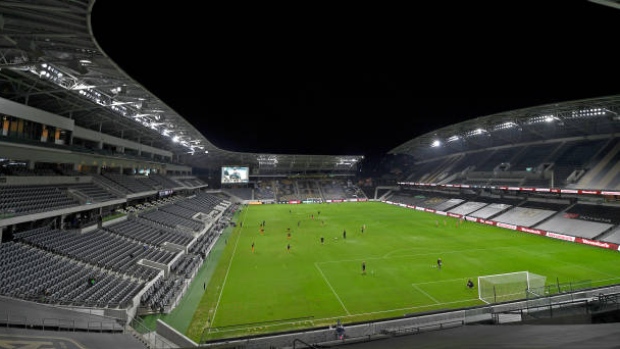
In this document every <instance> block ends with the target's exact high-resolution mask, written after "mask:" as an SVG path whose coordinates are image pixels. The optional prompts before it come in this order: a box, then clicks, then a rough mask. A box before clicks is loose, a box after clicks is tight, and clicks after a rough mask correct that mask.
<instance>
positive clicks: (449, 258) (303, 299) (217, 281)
mask: <svg viewBox="0 0 620 349" xmlns="http://www.w3.org/2000/svg"><path fill="white" fill-rule="evenodd" d="M236 217H237V219H238V222H237V223H238V224H237V227H236V228H235V229H234V231H233V232H232V234H231V235H230V236H229V237H228V239H227V243H226V247H225V249H224V251H223V252H222V255H221V257H220V260H219V262H218V264H217V267H216V269H215V271H214V273H213V275H212V277H211V280H210V282H209V285H208V287H207V289H208V292H205V294H204V295H203V296H202V299H201V300H200V304H199V306H198V307H197V309H196V311H195V313H194V314H193V319H192V320H191V323H190V325H189V326H188V328H187V332H186V335H187V336H188V337H189V338H191V339H192V340H194V341H196V342H202V341H209V340H215V339H221V338H232V337H238V336H244V335H250V334H261V333H268V332H277V331H285V330H291V329H301V328H311V327H314V326H326V325H333V324H335V323H336V321H337V320H340V321H342V322H343V323H352V322H359V321H371V320H377V319H382V318H389V317H399V316H403V315H404V314H412V313H416V312H426V311H433V310H441V309H453V308H462V307H469V306H476V305H482V304H484V303H483V302H482V301H480V300H479V299H478V290H477V285H476V287H475V288H474V289H468V288H467V287H466V282H467V280H468V279H470V278H471V279H472V280H474V281H477V278H478V276H481V275H490V274H502V273H510V272H516V271H529V272H532V273H535V274H538V275H543V276H545V277H546V278H547V279H546V282H547V284H548V285H554V284H556V283H561V284H567V283H573V282H574V283H578V282H583V281H586V280H588V282H589V283H590V284H591V285H592V286H593V287H594V286H603V285H609V284H616V283H620V263H619V261H620V256H619V255H618V252H617V251H611V250H605V249H601V248H597V247H591V246H585V245H580V244H575V243H570V242H565V241H560V240H555V239H550V238H546V237H540V236H536V235H531V234H527V233H522V232H516V231H511V230H507V229H502V228H497V227H493V226H489V225H484V224H477V223H472V222H464V223H459V220H458V219H455V218H450V217H443V216H440V215H436V214H432V213H426V212H420V211H416V210H413V209H408V208H403V207H399V206H393V205H389V204H385V203H381V202H359V203H329V204H328V203H323V204H300V205H280V204H274V205H251V206H246V207H245V208H244V209H243V210H242V211H240V212H239V213H238V215H237V216H236ZM263 221H264V222H265V225H264V227H263V228H264V231H263V232H261V224H262V223H263ZM239 223H242V224H239ZM364 226H365V229H364V231H363V232H362V228H363V227H364ZM345 230H346V238H345V237H344V236H343V233H344V231H345ZM289 231H290V237H289V236H288V233H289ZM321 237H323V240H324V242H323V243H321ZM253 244H254V250H252V245H253ZM289 245H290V249H288V246H289ZM438 258H441V259H442V261H443V265H442V268H441V269H439V268H437V259H438ZM363 262H365V264H366V272H365V273H363V272H362V263H363ZM200 287H201V288H202V283H201V285H200Z"/></svg>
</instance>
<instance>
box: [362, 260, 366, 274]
mask: <svg viewBox="0 0 620 349" xmlns="http://www.w3.org/2000/svg"><path fill="white" fill-rule="evenodd" d="M362 274H364V275H366V261H363V262H362Z"/></svg>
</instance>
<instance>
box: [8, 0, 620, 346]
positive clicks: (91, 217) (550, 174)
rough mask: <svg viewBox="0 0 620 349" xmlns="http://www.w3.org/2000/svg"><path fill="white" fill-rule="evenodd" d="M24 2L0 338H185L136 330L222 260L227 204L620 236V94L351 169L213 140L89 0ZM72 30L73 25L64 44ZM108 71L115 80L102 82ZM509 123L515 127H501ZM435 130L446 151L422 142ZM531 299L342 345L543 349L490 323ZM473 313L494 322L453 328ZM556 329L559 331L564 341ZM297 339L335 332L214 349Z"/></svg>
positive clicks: (347, 159) (464, 130)
mask: <svg viewBox="0 0 620 349" xmlns="http://www.w3.org/2000/svg"><path fill="white" fill-rule="evenodd" d="M34 4H35V5H38V6H24V7H19V6H15V7H12V8H11V10H10V11H4V10H5V9H6V7H3V6H6V4H0V10H2V11H0V13H2V16H0V19H2V20H1V21H0V22H2V25H1V27H2V28H1V29H2V30H3V36H2V40H3V41H2V42H3V43H4V44H5V45H2V46H0V51H1V53H2V56H3V57H5V58H7V59H9V58H10V57H19V59H30V58H29V57H36V59H37V60H36V63H37V64H34V63H33V64H32V71H29V70H28V71H27V70H23V69H20V68H18V69H15V68H14V67H13V65H10V66H5V65H4V64H2V65H0V68H2V69H0V78H2V80H3V81H12V82H19V83H11V84H3V88H2V89H0V102H1V103H0V116H1V117H2V128H1V129H0V143H1V147H0V158H1V159H0V233H1V234H0V235H1V243H0V280H2V283H1V284H0V305H1V306H0V324H1V325H2V326H0V341H2V340H5V339H6V338H10V337H12V336H13V337H19V338H21V339H22V340H27V338H36V337H44V338H46V341H47V340H53V341H56V342H54V343H58V347H68V345H67V343H70V342H71V340H77V339H79V341H80V342H81V343H87V344H88V347H89V348H99V347H105V348H110V347H122V348H145V347H148V348H155V347H156V348H174V347H181V346H182V345H183V346H184V344H187V343H188V342H189V341H188V340H187V339H186V338H185V339H184V338H182V337H183V336H182V335H179V334H178V333H176V332H177V331H174V330H170V329H165V328H164V329H162V328H158V329H156V330H147V331H142V330H144V327H143V326H142V324H140V317H141V316H144V315H153V314H154V315H157V316H161V315H165V314H170V313H171V311H172V310H174V309H175V308H176V307H177V306H178V304H179V302H180V300H182V299H183V297H184V296H185V295H186V292H187V291H188V288H189V285H190V284H191V283H192V281H194V280H195V278H196V275H197V273H198V272H199V270H201V268H205V266H206V264H207V261H208V260H209V259H210V258H217V256H216V255H214V254H213V248H214V246H215V245H216V243H218V242H220V240H219V239H220V237H221V236H222V234H223V233H224V232H225V231H227V230H230V229H231V227H233V226H234V225H235V224H236V222H235V220H234V214H235V212H236V211H237V210H238V209H239V207H241V206H242V205H246V204H249V203H250V202H255V201H256V202H258V203H283V204H284V203H289V202H293V203H296V204H297V203H303V202H304V201H311V202H340V201H366V200H376V201H383V202H389V203H399V204H402V205H404V206H410V207H420V208H424V209H427V210H429V211H430V212H434V213H443V214H450V215H452V216H454V217H459V218H464V219H471V220H477V219H480V220H484V221H485V223H486V224H495V225H498V226H500V225H504V226H509V228H514V227H517V228H528V229H536V230H537V231H539V232H543V233H545V234H547V233H548V234H549V235H553V234H556V235H561V236H562V237H565V238H566V237H567V238H575V239H582V241H583V239H585V241H588V242H590V243H592V242H593V243H594V245H596V246H599V247H600V246H604V247H606V248H609V247H610V246H611V247H615V248H616V249H617V248H618V247H617V246H616V245H618V244H620V204H619V202H620V192H618V190H620V165H619V164H620V161H619V160H620V137H618V134H620V120H618V117H617V116H618V112H620V96H606V97H600V98H592V99H588V100H580V101H566V102H565V103H558V104H556V105H554V106H553V108H551V109H552V110H553V111H554V113H555V114H556V115H555V117H554V118H552V119H551V120H549V118H548V114H549V110H550V107H549V106H533V107H532V108H528V109H525V110H513V111H509V112H506V113H500V114H496V115H490V116H485V117H480V118H477V119H475V120H470V121H465V122H462V123H459V124H457V125H450V126H448V127H445V128H443V129H440V130H434V131H433V132H431V133H429V134H426V135H423V136H420V137H417V138H416V139H412V140H410V141H408V142H405V143H404V144H402V145H400V146H398V147H396V148H395V149H393V150H391V151H390V152H389V155H390V156H389V159H391V161H393V162H392V163H391V165H394V168H387V169H386V171H385V172H386V173H380V174H377V178H363V177H358V175H357V172H358V171H357V170H358V168H357V165H358V164H359V161H360V160H361V158H360V157H359V156H338V157H336V156H321V155H299V154H295V155H286V154H253V153H237V152H231V151H227V150H223V149H219V148H217V147H215V146H214V145H213V144H211V143H210V142H209V141H208V140H206V139H204V136H202V135H201V134H199V132H198V131H197V130H195V129H194V128H193V127H192V126H191V125H189V124H188V123H187V121H186V120H184V119H183V118H182V117H180V116H179V115H177V114H176V113H175V112H174V111H172V110H170V109H169V108H168V107H167V106H166V105H165V103H163V102H162V101H160V100H158V99H157V98H156V97H155V96H153V95H152V94H151V93H150V92H148V91H146V90H144V89H143V88H142V87H141V86H140V85H139V84H137V83H136V82H134V81H132V80H131V79H130V78H128V77H127V76H126V75H125V74H124V73H123V72H122V71H120V70H119V69H118V68H117V67H116V65H115V64H114V63H113V62H111V61H110V60H109V59H107V58H106V56H105V55H104V54H103V53H102V52H101V51H100V48H99V47H98V46H97V45H96V44H95V42H94V38H92V37H91V31H90V30H89V27H88V23H87V22H88V19H87V18H85V13H87V11H85V9H80V8H79V7H80V5H84V4H86V5H92V2H89V1H86V2H85V3H84V4H82V2H75V3H72V4H71V6H68V4H67V3H66V2H60V1H58V2H54V1H52V2H42V1H34ZM67 14H69V15H67ZM42 18H45V19H46V21H45V23H41V22H42V21H41V19H42ZM39 25H40V26H41V27H38V29H39V32H41V33H43V32H44V33H51V34H52V35H50V38H49V42H46V43H47V44H46V46H45V47H43V48H37V49H36V50H34V51H33V49H32V48H30V45H24V44H23V43H22V42H20V43H19V45H17V41H16V40H14V38H20V37H29V35H32V32H33V29H32V28H30V27H31V26H39ZM68 26H69V27H71V28H74V29H73V30H76V31H78V32H80V33H81V34H82V35H78V36H77V37H75V38H73V37H67V35H65V34H66V31H67V29H66V28H67V27H68ZM10 36H14V38H10ZM89 39H90V40H89ZM15 52H19V54H18V55H16V54H15ZM76 52H81V53H79V54H78V53H76ZM86 58H88V59H93V61H97V62H98V63H97V64H99V66H98V67H96V68H95V67H85V66H84V67H79V69H78V67H76V66H75V64H76V63H75V62H76V61H78V60H79V59H86ZM21 63H23V62H20V64H19V67H22V66H23V64H21ZM76 69H77V70H78V71H76ZM89 69H91V70H92V71H91V70H89ZM97 69H100V70H103V71H105V72H106V74H100V73H96V74H92V75H94V76H90V77H89V80H88V85H89V86H91V85H92V86H94V89H89V90H88V91H89V92H84V91H85V90H86V89H78V90H72V89H66V88H64V87H63V86H65V84H67V83H69V82H71V83H75V82H77V81H82V80H80V79H82V78H83V76H82V75H84V74H87V73H88V72H93V73H95V72H97ZM83 70H86V71H83ZM80 71H81V73H80ZM101 75H105V77H100V76H101ZM98 77H99V78H98ZM64 79H74V80H71V81H69V80H64ZM112 80H113V81H116V82H119V83H120V85H121V86H122V87H123V88H124V90H125V91H124V92H123V93H119V92H118V91H117V92H116V93H109V92H106V90H105V88H107V89H109V87H110V86H109V85H110V83H111V82H110V81H112ZM60 87H63V88H60ZM104 87H105V88H104ZM80 91H82V92H80ZM123 98H126V99H127V100H121V99H123ZM24 101H28V102H27V103H26V104H24ZM102 101H103V102H102ZM119 106H124V107H122V108H120V109H119ZM147 107H149V108H150V109H151V110H162V112H161V115H159V114H158V118H157V120H154V119H152V118H151V117H153V116H152V115H150V114H149V115H150V116H144V115H143V113H142V110H143V109H146V108H147ZM68 111H71V113H70V116H67V114H68ZM145 118H146V119H145ZM160 119H161V120H160ZM100 120H107V121H106V122H100ZM136 120H138V121H136ZM155 121H158V122H161V123H162V124H168V125H175V128H176V129H177V130H179V133H178V135H177V137H179V138H178V139H177V138H175V139H174V141H173V140H172V138H171V137H170V136H169V135H167V134H162V133H161V132H158V131H157V130H156V129H153V127H154V123H155ZM550 121H553V122H550ZM559 121H561V122H559ZM481 127H485V128H486V130H485V131H484V134H485V135H484V140H481V138H480V132H482V131H478V130H481ZM517 130H518V131H517ZM547 131H548V132H547ZM514 132H518V134H519V136H518V137H511V136H510V134H513V133H514ZM164 133H165V132H164ZM550 135H551V136H550ZM437 138H440V139H441V141H442V142H443V143H442V144H444V145H446V146H443V147H434V146H430V145H431V144H434V141H436V140H437ZM440 143H441V142H440ZM205 150H208V151H205ZM276 160H277V161H276ZM386 161H387V160H386ZM231 163H234V164H248V165H249V166H250V168H251V169H252V172H251V174H250V183H247V184H235V185H228V186H226V185H223V184H222V183H221V182H218V179H219V177H218V175H216V174H218V173H219V170H220V168H221V167H222V166H223V165H224V164H231ZM205 164H208V166H207V165H205ZM387 164H388V165H390V163H389V162H387ZM205 166H207V167H205ZM396 169H398V171H397V170H396ZM224 244H226V241H225V242H224ZM614 244H615V245H614ZM204 285H205V287H206V283H205V284H204ZM618 294H620V290H618V285H616V286H615V287H610V288H608V289H607V288H606V289H596V290H585V291H583V290H582V291H581V292H580V293H579V294H577V295H576V294H570V295H562V297H564V298H562V297H559V298H557V299H555V298H554V299H551V298H549V299H545V300H544V301H545V302H549V303H546V305H547V306H548V305H549V304H554V305H555V304H556V303H557V304H560V303H561V304H565V303H570V302H571V301H572V299H571V297H576V296H584V297H587V299H588V300H589V301H592V302H595V304H596V305H597V306H600V307H604V306H611V305H610V304H614V305H617V304H619V303H620V302H618V297H617V295H618ZM607 300H612V301H609V302H607V303H605V302H603V301H607ZM530 301H531V300H530ZM571 304H572V303H571ZM531 305H532V304H531V303H528V304H523V303H518V302H517V303H511V304H507V305H505V308H501V307H498V308H501V309H498V308H493V309H492V308H491V307H486V308H475V309H463V310H458V311H440V312H436V313H426V314H421V315H413V314H412V315H411V316H407V317H406V318H403V319H390V320H386V321H376V322H373V323H361V324H346V325H347V332H346V333H347V341H348V342H355V341H357V342H359V343H357V344H358V346H357V347H359V348H360V349H361V348H365V347H370V346H373V347H378V346H383V345H386V344H387V343H390V344H389V346H390V347H392V348H397V347H398V346H399V345H401V344H399V343H398V342H399V340H401V339H402V341H403V343H402V345H403V346H409V345H410V344H411V342H410V341H405V340H404V339H403V338H404V337H405V336H404V335H405V334H416V338H415V339H414V341H417V342H418V346H419V345H420V342H421V341H422V340H423V338H432V337H434V336H438V335H439V336H443V337H451V336H452V335H453V334H455V336H457V337H455V338H458V340H462V339H463V338H470V337H475V338H478V339H479V338H481V337H493V336H495V337H503V338H506V337H507V336H510V335H513V337H514V339H513V341H515V342H516V341H517V340H519V343H520V344H521V345H523V346H527V345H525V342H523V338H522V337H519V335H520V336H527V338H528V339H530V340H531V343H530V344H529V346H532V347H539V346H544V343H547V342H549V341H551V340H550V339H549V337H555V338H557V337H560V336H559V335H557V334H556V332H552V330H549V331H541V332H543V333H542V334H540V335H538V336H537V335H535V334H534V333H540V332H538V329H533V328H532V327H530V326H527V327H521V328H519V330H515V328H507V327H503V326H502V321H501V320H502V318H514V317H515V311H523V310H524V309H528V310H529V309H531V308H528V307H531ZM524 313H525V312H524ZM464 314H465V315H464ZM517 317H518V318H519V320H521V321H525V320H528V319H529V318H528V317H527V316H521V315H520V314H519V315H518V316H517ZM530 320H531V319H530ZM557 321H567V320H563V319H560V320H557ZM473 324H484V325H489V326H482V325H480V326H464V325H473ZM614 326H615V325H614ZM471 327H474V328H475V329H473V330H471V331H469V329H470V328H471ZM490 328H492V330H491V329H490ZM615 328H617V326H616V327H615ZM50 329H52V330H53V331H54V333H53V335H51V336H48V332H49V330H50ZM139 330H140V333H138V332H139ZM46 331H48V332H46ZM60 331H62V333H63V334H62V337H63V338H64V339H62V340H65V341H66V342H63V341H62V340H60V339H59V337H60V336H59V335H58V333H59V332H60ZM491 331H493V332H492V334H491ZM91 332H92V333H91ZM160 332H161V333H160ZM572 332H573V331H569V334H571V333H572ZM574 332H580V333H588V334H590V335H591V336H592V338H591V340H592V341H591V342H589V345H591V346H592V347H604V346H603V345H601V346H598V344H600V343H599V342H602V338H605V337H606V336H607V337H606V338H607V339H610V338H611V339H612V340H610V341H611V342H613V344H614V346H616V345H617V342H618V340H620V338H618V331H617V329H616V330H615V331H613V330H610V329H609V328H607V327H604V328H603V327H599V328H598V329H596V330H593V329H592V328H591V327H588V328H586V327H585V326H583V327H579V328H578V329H577V330H575V331H574ZM162 333H166V336H164V335H163V334H162ZM566 333H567V332H566V331H565V328H563V332H562V337H566V336H567V335H566ZM610 333H611V334H610ZM110 334H114V336H116V337H112V336H111V335H110ZM597 338H598V339H599V341H597ZM370 339H373V340H375V339H380V340H383V341H378V343H379V345H376V343H371V341H370ZM295 340H299V341H303V342H307V343H313V344H321V345H324V346H332V347H336V346H337V345H338V344H342V343H341V342H338V341H334V331H333V329H331V328H330V329H324V328H317V329H312V330H308V329H305V330H303V331H292V332H289V333H286V334H280V335H275V336H263V335H261V336H249V337H248V338H243V339H242V340H241V342H239V343H226V344H225V345H228V347H231V345H236V344H238V345H239V347H248V348H250V347H252V345H255V346H254V347H261V346H262V347H269V348H271V347H274V348H275V347H290V346H291V345H292V344H294V343H296V342H295ZM435 340H436V339H435ZM504 340H505V339H504ZM575 340H577V339H575ZM579 340H583V337H580V338H579ZM557 341H558V340H557V339H556V342H553V344H557V343H558V342H557ZM179 342H183V343H184V344H179ZM488 343H492V344H494V345H497V341H489V342H487V344H488ZM353 345H354V344H353V343H347V347H352V346H353ZM568 347H570V346H568Z"/></svg>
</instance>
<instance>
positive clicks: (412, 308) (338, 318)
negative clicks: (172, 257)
mask: <svg viewBox="0 0 620 349" xmlns="http://www.w3.org/2000/svg"><path fill="white" fill-rule="evenodd" d="M479 300H480V299H479V298H471V299H463V300H460V301H454V302H445V303H437V304H432V305H424V306H417V307H408V308H398V309H390V310H381V311H373V312H368V313H360V314H349V315H348V316H350V317H354V316H368V315H376V314H382V313H389V312H394V311H406V310H415V309H420V310H421V309H424V308H427V307H431V306H435V305H449V304H458V303H463V302H471V301H479ZM455 311H458V309H455ZM336 320H342V316H332V317H326V318H321V319H314V320H311V321H310V322H311V323H312V325H313V326H314V324H315V322H319V323H321V322H325V321H336ZM278 325H282V323H280V324H273V325H264V326H263V327H271V326H278ZM247 328H250V327H247ZM238 330H239V329H236V330H224V331H221V332H231V331H238ZM213 332H218V333H219V332H220V330H219V329H218V328H217V327H215V328H214V330H213Z"/></svg>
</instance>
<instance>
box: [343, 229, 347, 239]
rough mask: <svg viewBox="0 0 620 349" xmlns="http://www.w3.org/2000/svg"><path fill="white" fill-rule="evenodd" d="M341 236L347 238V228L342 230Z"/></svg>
mask: <svg viewBox="0 0 620 349" xmlns="http://www.w3.org/2000/svg"><path fill="white" fill-rule="evenodd" d="M342 238H343V239H346V238H347V230H346V229H345V230H343V231H342Z"/></svg>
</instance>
